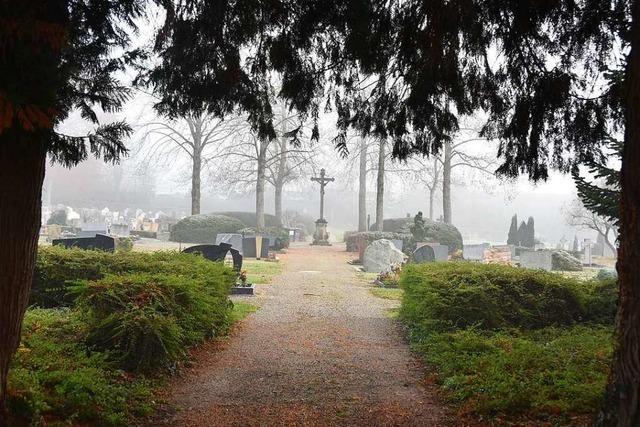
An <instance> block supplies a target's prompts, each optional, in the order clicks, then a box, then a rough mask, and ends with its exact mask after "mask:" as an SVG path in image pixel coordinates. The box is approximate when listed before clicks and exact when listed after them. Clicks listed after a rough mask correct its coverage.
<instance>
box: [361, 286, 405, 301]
mask: <svg viewBox="0 0 640 427" xmlns="http://www.w3.org/2000/svg"><path fill="white" fill-rule="evenodd" d="M369 292H371V293H372V294H373V295H374V296H376V297H378V298H384V299H392V300H396V301H400V300H402V293H403V292H402V289H396V288H371V289H369Z"/></svg>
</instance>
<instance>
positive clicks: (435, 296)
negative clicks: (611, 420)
mask: <svg viewBox="0 0 640 427" xmlns="http://www.w3.org/2000/svg"><path fill="white" fill-rule="evenodd" d="M400 287H401V288H402V289H403V290H404V292H403V299H402V306H401V308H400V316H401V318H402V320H403V321H404V322H405V323H406V324H407V326H408V330H409V338H410V341H411V343H412V347H413V349H414V350H415V351H417V352H418V353H420V354H422V355H423V357H424V359H425V361H426V362H427V364H428V365H429V366H430V367H431V368H432V369H433V370H434V372H435V374H436V378H437V380H438V382H439V384H440V385H441V386H442V388H443V390H444V391H445V396H447V397H448V398H449V399H450V400H451V401H453V402H455V403H458V404H459V408H460V411H461V412H462V413H465V412H466V413H470V414H472V415H473V416H480V417H482V419H483V422H486V423H487V424H493V422H492V421H493V417H496V416H497V417H498V418H497V420H498V422H497V423H498V424H500V421H505V420H508V421H509V422H515V424H519V422H521V421H523V420H524V421H525V422H524V424H527V425H528V424H530V423H532V422H534V423H535V422H539V423H541V424H545V425H546V424H549V425H567V424H571V425H573V424H574V422H576V420H580V421H579V422H578V424H580V425H581V424H582V420H584V421H585V424H586V421H588V420H589V419H590V418H591V417H592V415H593V413H594V412H595V411H596V410H597V408H598V407H599V405H600V404H601V399H602V395H603V391H604V387H605V384H606V381H607V374H608V368H609V365H610V362H611V355H612V350H613V345H612V333H613V323H614V318H615V313H616V302H617V285H616V283H615V280H606V281H601V282H594V281H592V282H579V281H576V280H574V279H568V278H564V277H562V276H560V275H558V274H555V273H548V272H543V271H534V270H526V269H518V268H514V267H509V266H502V265H487V264H475V263H468V262H448V263H430V264H418V265H416V264H412V265H407V266H405V267H404V269H403V272H402V274H401V278H400Z"/></svg>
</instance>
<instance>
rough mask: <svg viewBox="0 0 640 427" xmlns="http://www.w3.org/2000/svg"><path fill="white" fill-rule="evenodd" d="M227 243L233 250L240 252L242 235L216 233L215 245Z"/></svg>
mask: <svg viewBox="0 0 640 427" xmlns="http://www.w3.org/2000/svg"><path fill="white" fill-rule="evenodd" d="M220 243H228V244H230V245H231V247H232V248H233V249H236V250H238V251H240V252H242V234H238V233H218V234H217V235H216V245H219V244H220Z"/></svg>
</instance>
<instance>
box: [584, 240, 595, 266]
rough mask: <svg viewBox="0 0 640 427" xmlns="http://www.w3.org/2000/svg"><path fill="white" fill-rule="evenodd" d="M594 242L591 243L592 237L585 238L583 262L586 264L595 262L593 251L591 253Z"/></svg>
mask: <svg viewBox="0 0 640 427" xmlns="http://www.w3.org/2000/svg"><path fill="white" fill-rule="evenodd" d="M591 245H592V243H591V239H584V243H583V246H582V247H583V248H584V254H583V255H582V263H583V264H584V265H591V264H593V257H592V253H591V248H592V246H591Z"/></svg>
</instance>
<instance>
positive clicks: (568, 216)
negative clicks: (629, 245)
mask: <svg viewBox="0 0 640 427" xmlns="http://www.w3.org/2000/svg"><path fill="white" fill-rule="evenodd" d="M564 215H565V220H566V223H567V224H568V225H571V226H574V227H579V228H581V229H587V230H593V231H595V232H597V233H598V234H599V235H600V236H602V239H603V241H604V243H605V244H606V245H607V247H608V248H609V249H611V252H612V253H614V254H615V253H617V248H616V244H615V242H616V241H617V239H618V228H617V227H616V226H615V225H614V224H613V222H611V221H610V220H608V219H606V218H603V217H601V216H600V215H598V214H596V213H594V212H592V211H590V210H589V209H587V208H586V207H585V206H584V205H583V204H582V201H580V199H574V200H573V201H572V202H571V203H570V204H569V205H568V206H567V207H565V208H564Z"/></svg>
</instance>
